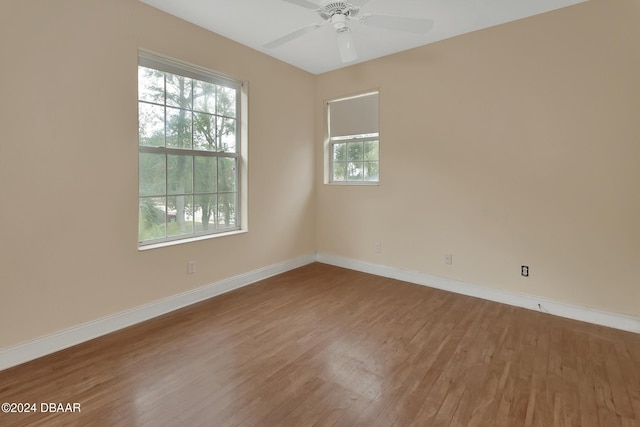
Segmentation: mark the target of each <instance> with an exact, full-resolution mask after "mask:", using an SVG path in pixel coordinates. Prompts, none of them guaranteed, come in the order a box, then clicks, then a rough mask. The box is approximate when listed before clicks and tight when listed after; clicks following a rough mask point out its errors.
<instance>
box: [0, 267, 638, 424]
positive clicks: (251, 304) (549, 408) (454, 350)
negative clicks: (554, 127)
mask: <svg viewBox="0 0 640 427" xmlns="http://www.w3.org/2000/svg"><path fill="white" fill-rule="evenodd" d="M1 402H16V403H36V404H37V405H38V408H37V409H38V412H37V413H29V414H17V413H8V414H5V413H0V425H1V426H27V425H28V426H38V425H42V426H65V425H81V426H91V425H95V426H200V425H202V426H509V427H511V426H584V427H588V426H607V427H615V426H621V427H629V426H640V335H638V334H632V333H626V332H622V331H617V330H613V329H608V328H604V327H599V326H594V325H589V324H585V323H580V322H575V321H571V320H567V319H561V318H557V317H553V316H550V315H548V314H543V313H537V312H533V311H529V310H524V309H518V308H515V307H511V306H507V305H502V304H498V303H493V302H489V301H484V300H480V299H475V298H471V297H466V296H461V295H456V294H452V293H447V292H444V291H439V290H435V289H430V288H427V287H423V286H418V285H413V284H408V283H404V282H400V281H396V280H392V279H387V278H381V277H376V276H372V275H368V274H364V273H359V272H355V271H350V270H345V269H341V268H337V267H333V266H328V265H323V264H311V265H308V266H305V267H302V268H299V269H297V270H294V271H290V272H288V273H285V274H282V275H279V276H276V277H273V278H271V279H267V280H264V281H262V282H259V283H256V284H254V285H251V286H248V287H245V288H242V289H239V290H237V291H234V292H231V293H228V294H225V295H222V296H219V297H217V298H213V299H211V300H208V301H205V302H202V303H199V304H197V305H194V306H191V307H188V308H186V309H183V310H180V311H177V312H174V313H171V314H168V315H165V316H162V317H160V318H157V319H153V320H151V321H149V322H145V323H143V324H140V325H136V326H133V327H130V328H127V329H125V330H122V331H119V332H116V333H113V334H110V335H107V336H104V337H101V338H98V339H96V340H93V341H90V342H87V343H84V344H81V345H78V346H76V347H73V348H70V349H67V350H64V351H61V352H58V353H56V354H53V355H50V356H47V357H44V358H41V359H38V360H35V361H33V362H29V363H26V364H24V365H21V366H17V367H15V368H11V369H8V370H5V371H2V372H0V403H1ZM43 402H44V403H47V402H60V403H75V402H77V403H80V404H81V412H80V413H77V412H76V413H42V412H40V409H41V407H40V405H41V404H42V403H43Z"/></svg>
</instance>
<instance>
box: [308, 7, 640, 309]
mask: <svg viewBox="0 0 640 427" xmlns="http://www.w3.org/2000/svg"><path fill="white" fill-rule="evenodd" d="M639 76H640V6H639V5H638V2H633V1H628V0H591V1H589V2H586V3H583V4H580V5H577V6H573V7H569V8H566V9H562V10H558V11H554V12H550V13H547V14H543V15H539V16H536V17H532V18H530V19H526V20H521V21H517V22H513V23H510V24H506V25H502V26H499V27H494V28H491V29H487V30H484V31H479V32H475V33H471V34H467V35H464V36H460V37H457V38H453V39H449V40H445V41H442V42H439V43H435V44H432V45H428V46H424V47H421V48H418V49H414V50H411V51H407V52H405V53H401V54H397V55H394V56H389V57H386V58H382V59H379V60H376V61H371V62H368V63H364V64H361V65H358V66H354V67H350V68H347V69H343V70H339V71H335V72H331V73H327V74H324V75H321V76H320V77H319V78H318V81H317V98H318V99H317V105H316V107H317V110H316V117H317V120H316V125H317V129H318V130H317V132H318V137H317V138H318V140H320V139H321V138H322V137H323V125H322V123H323V118H322V109H323V106H322V101H323V100H327V99H331V98H334V97H341V96H344V95H346V94H351V93H357V92H360V91H366V90H370V89H374V88H378V89H379V90H380V132H381V148H380V151H381V165H380V174H381V184H380V186H379V187H364V188H363V187H338V186H335V187H334V186H327V185H319V186H318V193H317V197H318V203H317V248H318V251H319V252H322V253H327V254H331V255H338V256H342V257H347V258H352V259H356V260H361V261H367V262H372V263H376V264H382V265H387V266H391V267H395V268H401V269H406V270H412V271H418V272H422V273H425V274H429V275H434V276H441V277H447V278H453V279H457V280H461V281H465V282H469V283H475V284H478V285H482V286H486V287H491V288H497V289H501V290H507V291H511V292H517V293H525V294H531V295H536V296H541V297H546V298H549V299H552V300H555V301H559V302H565V303H570V304H575V305H581V306H587V307H590V308H595V309H600V310H605V311H610V312H615V313H623V314H631V315H636V316H637V315H640V77H639ZM316 155H317V158H316V165H317V170H318V176H317V177H316V182H321V179H322V176H320V174H321V173H322V157H321V155H322V152H321V148H320V147H317V148H316ZM375 242H381V243H382V253H380V254H377V253H374V250H373V245H374V243H375ZM445 253H451V254H453V264H452V265H450V266H448V265H444V254H445ZM521 265H529V266H530V268H531V271H530V277H529V278H526V279H525V278H522V277H520V266H521Z"/></svg>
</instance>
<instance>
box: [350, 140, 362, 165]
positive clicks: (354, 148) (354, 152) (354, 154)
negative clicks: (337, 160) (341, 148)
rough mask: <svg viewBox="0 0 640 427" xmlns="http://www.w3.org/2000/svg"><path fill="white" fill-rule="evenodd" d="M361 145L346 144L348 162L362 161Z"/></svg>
mask: <svg viewBox="0 0 640 427" xmlns="http://www.w3.org/2000/svg"><path fill="white" fill-rule="evenodd" d="M362 151H363V145H362V142H349V143H347V160H348V161H350V162H358V161H362V159H363V157H364V156H363V152H362Z"/></svg>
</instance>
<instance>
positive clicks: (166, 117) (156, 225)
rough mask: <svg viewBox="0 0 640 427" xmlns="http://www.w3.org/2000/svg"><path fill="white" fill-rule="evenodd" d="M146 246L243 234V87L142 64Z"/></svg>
mask: <svg viewBox="0 0 640 427" xmlns="http://www.w3.org/2000/svg"><path fill="white" fill-rule="evenodd" d="M139 64H140V65H139V66H138V129H139V218H138V240H139V242H140V244H141V245H145V244H150V243H158V242H163V241H170V240H177V239H182V238H188V237H193V236H198V235H205V234H213V233H219V232H223V231H230V230H236V229H238V228H239V225H240V224H239V210H238V208H239V206H238V200H239V198H238V188H239V183H238V177H239V174H238V168H239V159H240V152H239V149H240V143H239V141H240V139H239V128H238V123H239V120H238V119H239V117H238V116H239V101H240V90H239V87H240V85H239V83H237V82H229V81H227V80H224V79H217V78H216V77H215V76H209V75H206V74H204V73H202V75H201V74H199V73H198V72H195V71H194V70H190V69H186V68H185V69H184V70H183V69H182V68H181V67H182V66H180V67H178V66H176V65H173V64H165V63H164V62H160V61H156V60H153V59H147V58H146V57H142V56H141V57H140V61H139Z"/></svg>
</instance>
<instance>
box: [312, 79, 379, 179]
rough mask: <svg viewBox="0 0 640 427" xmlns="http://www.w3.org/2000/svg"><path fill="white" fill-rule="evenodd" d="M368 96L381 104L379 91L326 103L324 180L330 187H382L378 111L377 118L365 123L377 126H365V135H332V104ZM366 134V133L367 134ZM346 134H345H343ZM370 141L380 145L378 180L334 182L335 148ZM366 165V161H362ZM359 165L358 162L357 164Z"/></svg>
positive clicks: (370, 118) (369, 118)
mask: <svg viewBox="0 0 640 427" xmlns="http://www.w3.org/2000/svg"><path fill="white" fill-rule="evenodd" d="M367 96H376V101H377V102H379V96H380V92H379V91H378V90H375V91H367V92H365V93H360V94H357V95H353V96H348V97H342V98H337V99H332V100H330V101H327V102H326V103H325V118H326V124H327V126H326V138H325V150H324V152H325V155H324V158H325V168H324V169H325V179H324V183H325V184H330V185H365V186H377V185H380V132H379V129H378V121H379V118H378V115H379V113H378V111H377V109H376V112H375V113H374V114H375V117H368V118H366V119H368V120H365V121H369V120H370V121H372V122H375V125H372V124H368V123H367V124H363V125H362V126H363V127H362V128H363V129H366V130H365V131H364V132H363V133H356V134H353V135H337V136H336V135H332V126H331V104H332V103H336V102H342V101H347V102H349V101H350V100H355V99H357V98H363V97H367ZM377 102H376V106H377ZM372 126H373V127H372ZM358 127H359V126H356V128H358ZM367 131H373V132H367ZM365 132H366V133H365ZM343 133H344V132H343ZM347 133H352V132H347ZM369 141H377V144H378V148H377V167H378V175H377V177H378V179H376V180H365V179H364V178H363V179H362V180H347V179H346V177H345V180H334V174H333V170H334V163H336V162H334V151H335V147H336V145H337V144H343V143H347V144H348V143H366V142H369ZM362 162H363V163H364V159H363V161H362ZM346 163H347V165H346V167H347V168H348V167H349V163H350V162H348V161H346ZM356 163H357V162H356Z"/></svg>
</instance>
